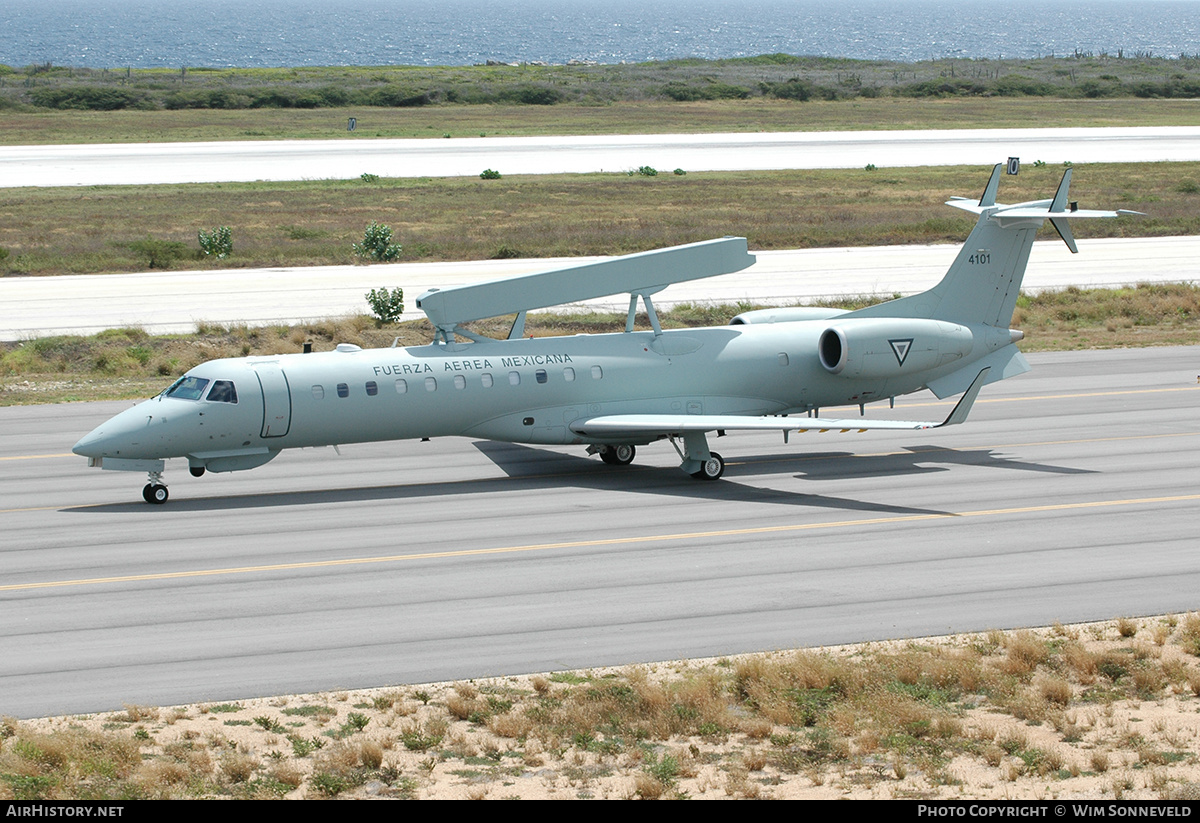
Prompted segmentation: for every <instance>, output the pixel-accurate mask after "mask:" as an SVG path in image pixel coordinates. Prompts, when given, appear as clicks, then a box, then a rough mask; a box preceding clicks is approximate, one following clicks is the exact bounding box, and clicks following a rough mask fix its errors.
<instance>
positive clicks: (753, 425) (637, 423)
mask: <svg viewBox="0 0 1200 823" xmlns="http://www.w3.org/2000/svg"><path fill="white" fill-rule="evenodd" d="M988 371H989V370H988V369H986V368H985V369H983V370H981V371H980V372H979V375H978V376H977V377H976V378H975V381H974V382H973V383H971V385H970V387H969V388H968V389H967V391H966V393H964V394H963V396H962V399H961V400H959V401H958V403H957V404H956V405H955V406H954V409H953V411H951V412H950V414H949V416H947V417H946V419H945V420H943V421H942V422H941V423H938V422H936V421H932V422H926V421H915V420H867V419H865V418H861V417H845V418H828V417H743V416H739V415H735V414H613V415H605V416H603V417H592V418H589V419H586V420H578V421H576V422H574V423H572V424H571V430H572V431H573V432H575V433H576V434H579V435H582V436H584V437H597V438H600V437H614V438H630V437H635V438H636V437H659V436H663V435H679V434H685V433H687V432H711V431H718V430H721V431H782V432H793V431H800V432H807V431H832V430H835V429H836V430H838V431H844V432H845V431H867V430H868V429H891V430H913V429H937V428H940V427H942V426H953V425H957V424H959V423H962V422H963V421H965V420H966V419H967V415H968V414H970V413H971V407H972V405H974V403H975V398H977V397H978V396H979V390H980V389H981V388H983V384H984V382H985V378H986V377H987V373H988Z"/></svg>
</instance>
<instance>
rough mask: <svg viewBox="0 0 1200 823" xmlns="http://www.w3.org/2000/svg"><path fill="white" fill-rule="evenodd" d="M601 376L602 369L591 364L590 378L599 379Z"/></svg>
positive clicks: (602, 374)
mask: <svg viewBox="0 0 1200 823" xmlns="http://www.w3.org/2000/svg"><path fill="white" fill-rule="evenodd" d="M603 376H604V370H603V369H601V368H600V367H599V366H592V379H593V380H599V379H600V378H601V377H603Z"/></svg>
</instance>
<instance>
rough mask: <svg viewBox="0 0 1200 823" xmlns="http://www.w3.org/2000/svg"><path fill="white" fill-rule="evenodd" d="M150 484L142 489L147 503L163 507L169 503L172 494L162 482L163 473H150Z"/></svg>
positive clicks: (143, 497)
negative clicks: (168, 499)
mask: <svg viewBox="0 0 1200 823" xmlns="http://www.w3.org/2000/svg"><path fill="white" fill-rule="evenodd" d="M149 474H150V478H149V479H150V482H149V483H147V484H146V486H145V488H143V489H142V499H143V500H145V501H146V502H147V503H154V504H155V505H159V506H161V505H162V504H163V503H166V502H167V498H168V497H170V493H169V492H168V491H167V487H166V486H165V485H164V484H163V482H162V472H150V473H149Z"/></svg>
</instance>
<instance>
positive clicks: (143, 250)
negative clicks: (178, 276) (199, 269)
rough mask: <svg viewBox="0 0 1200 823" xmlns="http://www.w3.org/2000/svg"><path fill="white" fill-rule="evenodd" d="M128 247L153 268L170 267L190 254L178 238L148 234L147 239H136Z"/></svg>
mask: <svg viewBox="0 0 1200 823" xmlns="http://www.w3.org/2000/svg"><path fill="white" fill-rule="evenodd" d="M126 247H127V248H128V249H129V250H130V251H132V252H134V253H135V254H138V255H140V256H142V257H144V258H145V259H146V264H147V265H148V266H149V267H150V268H152V269H166V268H170V266H171V264H172V263H174V262H175V261H176V260H180V259H182V258H184V257H187V256H188V255H189V253H190V252H189V250H188V247H187V246H185V245H184V244H183V243H180V242H178V241H177V240H157V239H155V238H153V237H151V236H150V235H146V239H145V240H134V241H133V242H132V243H128V244H126Z"/></svg>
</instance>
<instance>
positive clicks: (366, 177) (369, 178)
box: [358, 171, 379, 183]
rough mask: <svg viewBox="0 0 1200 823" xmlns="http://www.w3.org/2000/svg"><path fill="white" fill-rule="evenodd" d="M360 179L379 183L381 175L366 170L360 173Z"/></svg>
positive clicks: (365, 181)
mask: <svg viewBox="0 0 1200 823" xmlns="http://www.w3.org/2000/svg"><path fill="white" fill-rule="evenodd" d="M358 179H359V180H361V181H363V182H364V183H378V182H379V175H378V174H371V173H370V172H369V171H364V172H363V173H362V174H360V175H359V176H358Z"/></svg>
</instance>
